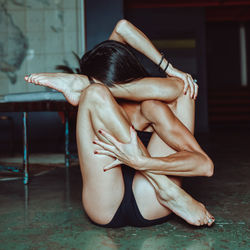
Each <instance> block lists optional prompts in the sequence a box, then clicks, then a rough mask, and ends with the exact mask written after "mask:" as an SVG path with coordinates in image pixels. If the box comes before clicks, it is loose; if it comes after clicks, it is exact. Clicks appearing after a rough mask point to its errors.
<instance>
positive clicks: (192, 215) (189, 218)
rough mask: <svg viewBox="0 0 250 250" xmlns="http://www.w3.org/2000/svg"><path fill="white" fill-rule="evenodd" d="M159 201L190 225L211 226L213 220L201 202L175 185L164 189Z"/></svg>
mask: <svg viewBox="0 0 250 250" xmlns="http://www.w3.org/2000/svg"><path fill="white" fill-rule="evenodd" d="M165 190H166V189H165ZM163 197H164V198H163ZM160 202H161V204H162V205H164V206H166V207H168V208H169V209H171V210H172V211H173V212H174V213H175V214H176V215H178V216H180V217H181V218H182V219H184V220H185V221H186V222H188V223H189V224H191V225H194V226H203V225H207V226H211V225H212V224H213V223H214V221H215V219H214V217H213V216H212V215H211V214H210V213H209V212H208V211H207V209H206V208H205V206H204V205H203V204H202V203H200V202H198V201H196V200H195V199H193V198H192V197H191V196H190V195H189V194H188V193H186V192H185V191H184V190H183V189H181V188H180V187H178V186H177V185H175V186H173V187H172V188H168V189H167V192H165V191H164V194H162V195H161V199H160Z"/></svg>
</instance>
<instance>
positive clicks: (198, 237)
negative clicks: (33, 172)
mask: <svg viewBox="0 0 250 250" xmlns="http://www.w3.org/2000/svg"><path fill="white" fill-rule="evenodd" d="M198 140H199V141H200V143H201V144H202V145H203V146H204V148H205V149H206V151H207V152H209V154H210V155H211V157H212V158H213V160H214V162H215V167H216V172H215V175H214V177H213V178H189V179H186V180H185V189H186V190H187V191H188V192H189V193H191V194H192V195H193V196H194V197H195V198H196V199H198V200H200V201H202V202H204V203H205V204H206V206H207V207H208V209H209V211H211V213H212V214H213V215H214V216H215V218H216V224H215V225H214V226H213V227H212V228H206V227H204V228H196V227H192V226H190V225H188V224H187V223H185V222H184V221H183V220H181V219H180V218H177V217H173V218H172V219H171V220H170V222H169V223H166V224H163V225H158V226H153V227H148V228H132V227H126V228H121V229H104V228H100V227H97V226H94V225H92V224H91V223H90V222H89V221H88V219H87V218H86V215H85V214H84V212H83V210H82V205H81V177H80V171H79V168H78V167H72V168H70V169H68V170H66V169H64V168H56V169H54V170H52V171H51V172H49V173H48V174H45V175H42V176H39V177H35V178H34V179H33V180H32V182H31V183H30V184H29V186H23V184H22V182H21V181H20V180H18V181H8V182H7V181H5V182H0V249H1V250H2V249H3V250H8V249H18V250H21V249H87V250H92V249H94V250H97V249H129V250H130V249H131V250H132V249H190V250H197V249H202V250H204V249H233V250H238V249H250V241H249V229H250V227H249V221H250V219H249V217H250V212H249V208H250V207H249V202H250V191H249V187H250V182H249V174H250V150H249V141H250V133H248V130H238V132H236V131H234V132H232V130H230V131H225V130H224V129H222V130H220V131H217V132H216V133H215V132H212V133H210V134H209V135H200V136H199V139H198Z"/></svg>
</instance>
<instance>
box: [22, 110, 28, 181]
mask: <svg viewBox="0 0 250 250" xmlns="http://www.w3.org/2000/svg"><path fill="white" fill-rule="evenodd" d="M28 158H29V154H28V138H27V112H23V174H24V178H23V183H24V184H25V185H26V184H28V183H29V159H28Z"/></svg>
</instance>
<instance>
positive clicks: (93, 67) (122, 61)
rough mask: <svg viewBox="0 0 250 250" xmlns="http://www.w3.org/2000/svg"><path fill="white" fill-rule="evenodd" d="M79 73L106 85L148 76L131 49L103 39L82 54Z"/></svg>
mask: <svg viewBox="0 0 250 250" xmlns="http://www.w3.org/2000/svg"><path fill="white" fill-rule="evenodd" d="M81 74H84V75H86V76H88V77H89V78H90V80H93V78H94V79H96V80H98V81H100V82H102V83H104V84H105V85H107V86H113V85H114V84H119V83H126V82H130V81H133V80H136V79H140V78H143V77H146V76H148V74H147V72H146V71H145V69H144V68H143V67H142V65H141V64H140V63H139V61H138V59H137V58H136V56H135V55H134V54H133V53H132V51H131V49H130V48H129V47H128V46H126V45H124V44H122V43H120V42H116V41H112V40H108V41H104V42H102V43H100V44H98V45H97V46H95V47H94V48H93V49H92V50H90V51H89V52H87V53H86V54H84V55H83V57H82V59H81Z"/></svg>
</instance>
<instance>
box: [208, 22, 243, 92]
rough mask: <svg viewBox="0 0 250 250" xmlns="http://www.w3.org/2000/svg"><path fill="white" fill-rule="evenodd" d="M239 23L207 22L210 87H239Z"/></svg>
mask: <svg viewBox="0 0 250 250" xmlns="http://www.w3.org/2000/svg"><path fill="white" fill-rule="evenodd" d="M239 27H240V24H239V23H236V22H234V23H231V22H226V23H208V24H207V66H208V72H207V76H208V87H209V88H223V87H237V86H240V84H241V76H240V38H239Z"/></svg>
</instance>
